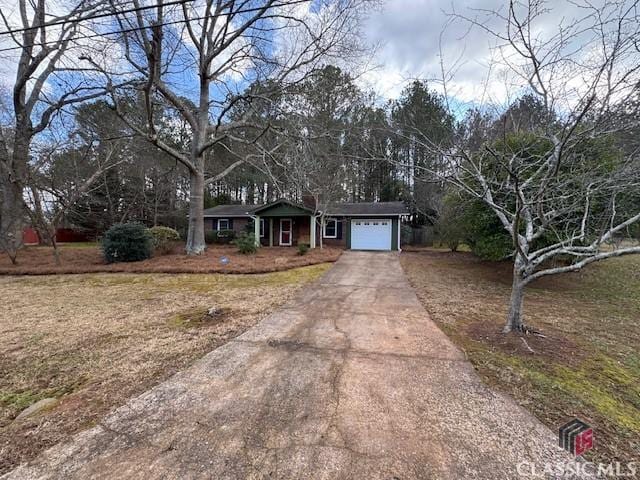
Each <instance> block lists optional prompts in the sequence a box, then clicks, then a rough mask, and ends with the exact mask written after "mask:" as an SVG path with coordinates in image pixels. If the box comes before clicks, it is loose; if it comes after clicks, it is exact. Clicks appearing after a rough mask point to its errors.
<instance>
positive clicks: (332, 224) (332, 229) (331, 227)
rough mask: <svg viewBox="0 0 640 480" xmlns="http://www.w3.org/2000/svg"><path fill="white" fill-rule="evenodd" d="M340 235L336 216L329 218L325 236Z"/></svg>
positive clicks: (335, 236) (325, 225) (325, 226)
mask: <svg viewBox="0 0 640 480" xmlns="http://www.w3.org/2000/svg"><path fill="white" fill-rule="evenodd" d="M337 237H338V221H337V220H336V219H335V218H328V219H327V220H325V224H324V238H337Z"/></svg>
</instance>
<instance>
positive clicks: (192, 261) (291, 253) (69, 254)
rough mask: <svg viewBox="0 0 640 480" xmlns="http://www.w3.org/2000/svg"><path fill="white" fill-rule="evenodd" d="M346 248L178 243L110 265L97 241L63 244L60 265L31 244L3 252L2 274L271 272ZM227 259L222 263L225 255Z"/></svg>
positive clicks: (46, 250) (326, 257)
mask: <svg viewBox="0 0 640 480" xmlns="http://www.w3.org/2000/svg"><path fill="white" fill-rule="evenodd" d="M341 253H342V249H340V248H331V247H325V248H322V249H320V248H315V249H312V250H309V251H308V252H307V254H306V255H299V254H298V249H297V248H295V247H263V248H260V249H258V252H257V253H255V254H253V255H241V254H240V253H238V249H237V248H236V247H234V246H231V245H210V246H209V247H208V248H207V250H206V252H205V253H204V254H203V255H197V256H188V255H186V254H185V253H184V246H182V245H180V246H176V248H175V249H174V251H173V252H172V253H170V254H168V255H157V256H154V257H153V258H150V259H148V260H144V261H141V262H130V263H112V264H107V263H106V262H105V260H104V258H103V256H102V252H101V251H100V247H99V245H98V244H96V243H80V244H75V243H69V244H63V245H61V247H60V249H59V254H60V258H61V264H60V265H56V263H55V259H54V256H53V249H52V248H51V247H40V246H28V247H25V248H23V249H21V250H20V251H19V252H18V257H17V261H18V264H17V265H12V264H11V261H10V260H9V257H8V256H7V255H6V254H2V253H1V252H0V274H5V275H43V274H44V275H47V274H53V273H93V272H130V273H216V272H220V273H268V272H278V271H282V270H287V269H290V268H294V267H303V266H306V265H316V264H319V263H324V262H335V261H336V260H337V259H338V257H339V256H340V254H341ZM223 257H224V258H225V259H226V261H225V262H221V259H222V258H223Z"/></svg>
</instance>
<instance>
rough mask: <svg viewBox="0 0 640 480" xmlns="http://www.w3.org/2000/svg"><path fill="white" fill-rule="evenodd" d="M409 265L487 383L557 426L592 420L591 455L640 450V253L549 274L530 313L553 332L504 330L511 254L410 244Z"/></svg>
mask: <svg viewBox="0 0 640 480" xmlns="http://www.w3.org/2000/svg"><path fill="white" fill-rule="evenodd" d="M401 262H402V265H403V267H404V269H405V271H406V272H407V275H408V276H409V279H410V281H411V283H412V285H413V286H414V287H415V288H416V291H417V293H418V296H419V297H420V300H421V301H422V302H423V304H424V305H425V307H426V308H427V310H428V311H429V313H430V314H431V316H432V318H433V319H434V320H435V321H436V322H437V323H438V324H439V325H440V327H441V328H442V329H443V330H444V331H445V333H447V334H448V335H449V337H451V339H452V340H454V342H456V343H457V344H458V345H459V346H460V347H461V348H463V349H464V351H465V352H466V354H467V356H468V357H469V359H470V361H471V362H472V363H473V364H474V366H475V367H476V369H477V371H478V373H479V374H480V375H481V376H482V377H483V378H484V380H485V381H487V382H488V383H489V384H491V385H492V386H494V387H495V388H497V389H500V390H502V391H505V392H507V393H509V394H511V395H512V396H513V397H514V398H515V399H516V400H517V401H518V402H519V403H520V404H521V405H523V406H524V407H526V408H528V409H529V410H531V411H532V412H533V413H534V414H535V415H536V416H537V417H538V418H539V419H540V420H542V421H543V422H544V423H546V424H547V425H548V426H549V427H550V428H551V429H552V430H556V429H557V428H558V427H559V426H560V425H562V424H563V423H564V422H565V421H566V420H568V419H571V418H573V417H578V418H581V419H583V420H585V421H587V422H588V423H590V424H591V425H592V426H593V427H594V431H595V438H596V447H595V449H594V451H593V452H590V453H589V454H588V455H587V458H589V459H592V460H599V461H606V462H610V461H613V460H619V461H622V462H625V461H626V462H628V461H632V460H636V461H638V460H639V459H640V353H639V348H640V256H629V257H622V258H617V259H611V260H607V261H604V262H601V263H599V264H594V265H591V266H589V267H587V268H586V269H584V270H583V271H581V272H578V273H572V274H564V275H557V276H553V277H546V278H544V279H542V280H540V281H537V282H535V283H534V284H532V285H531V286H530V287H529V288H528V291H527V294H526V297H525V307H524V308H525V309H524V315H525V322H526V323H527V324H528V325H532V326H534V327H536V328H538V329H540V330H542V331H543V332H544V334H545V335H546V338H540V337H536V336H527V337H526V338H525V340H526V341H527V343H528V344H529V346H530V347H531V348H532V349H533V350H534V351H535V353H534V354H532V353H531V352H530V351H529V350H528V349H527V348H526V346H525V344H524V342H523V341H522V338H521V337H520V336H518V335H515V334H510V335H503V334H502V333H501V327H502V325H503V324H504V322H505V319H506V313H507V303H508V299H509V292H510V285H511V266H510V265H509V264H508V262H503V263H494V262H483V261H480V260H478V259H477V258H475V257H473V256H472V255H471V254H469V253H457V254H454V253H450V252H443V251H429V250H422V251H420V252H411V253H406V252H404V253H403V254H402V256H401Z"/></svg>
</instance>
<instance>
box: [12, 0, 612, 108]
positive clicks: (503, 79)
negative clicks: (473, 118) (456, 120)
mask: <svg viewBox="0 0 640 480" xmlns="http://www.w3.org/2000/svg"><path fill="white" fill-rule="evenodd" d="M49 1H50V2H64V0H49ZM195 1H196V2H198V1H202V0H195ZM602 1H604V0H602ZM16 4H17V2H16V1H15V0H0V8H2V10H3V13H5V15H9V16H11V14H14V15H15V14H17V10H16ZM194 5H195V4H194ZM310 5H312V4H309V5H299V6H297V7H296V8H299V9H301V10H304V9H309V8H310ZM506 5H507V3H506V2H505V0H464V1H463V0H386V1H382V2H381V3H380V6H379V7H378V8H375V9H372V10H371V11H370V12H369V13H368V15H367V17H366V18H365V21H364V24H363V26H362V33H363V41H364V43H365V44H367V45H370V46H372V49H373V50H372V53H371V55H369V56H367V58H366V62H365V64H366V67H365V68H362V66H358V67H357V68H354V72H353V73H354V74H355V75H357V81H358V82H359V84H360V85H361V86H362V87H364V88H366V89H372V90H373V91H375V93H376V94H377V96H378V98H379V99H380V101H381V102H384V101H386V100H388V99H394V98H397V97H398V96H399V95H400V94H401V92H402V89H403V88H404V87H405V86H406V85H407V84H408V82H410V81H411V80H413V79H423V80H427V81H428V82H429V84H430V85H431V87H432V88H434V89H436V90H439V91H441V92H443V91H444V90H443V85H442V82H441V78H442V67H443V66H444V69H445V71H446V72H447V76H449V79H448V84H447V93H448V95H449V97H450V98H452V99H454V101H455V102H456V103H457V104H459V105H479V104H506V103H509V101H510V100H512V99H513V98H515V97H516V96H518V95H520V94H521V93H522V91H523V85H524V84H523V81H522V79H519V80H518V81H516V82H514V81H513V78H508V75H507V72H506V69H504V68H502V70H501V67H495V66H494V67H492V70H491V71H489V66H490V65H495V62H493V60H494V59H495V58H496V56H497V54H498V52H499V51H500V52H502V53H503V54H506V55H507V56H508V55H509V54H510V53H513V52H509V49H508V48H507V49H504V48H503V49H502V50H498V49H497V48H496V47H498V46H499V45H498V43H497V41H496V40H495V38H492V37H491V35H489V34H487V32H486V31H483V30H482V29H481V28H478V27H474V28H470V24H469V22H468V21H465V20H463V19H461V18H460V17H461V16H463V17H467V18H477V19H481V20H483V21H485V20H486V25H487V26H488V27H489V28H495V29H498V30H500V29H503V26H504V21H501V20H500V19H499V18H498V17H497V16H495V15H494V16H490V17H487V16H486V13H487V11H497V12H502V13H505V9H506ZM546 5H547V6H548V7H549V9H550V11H549V12H548V13H547V14H545V15H543V16H542V17H541V18H539V19H537V20H536V25H535V32H534V33H535V34H537V35H540V36H541V37H544V36H546V35H549V34H551V32H554V31H555V30H556V29H557V27H558V24H559V23H560V22H562V23H564V24H565V25H571V23H572V21H573V19H574V18H575V17H576V16H577V15H579V14H580V11H579V9H578V7H577V6H576V5H575V3H574V2H572V1H568V0H555V1H551V0H550V1H549V2H548V3H547V4H546ZM454 14H457V16H456V15H454ZM1 29H2V30H4V27H3V28H1ZM8 40H9V39H8V38H7V37H6V36H4V37H0V48H1V47H3V46H7V45H11V44H10V43H8ZM17 53H18V52H12V55H11V54H7V53H0V84H4V85H9V84H10V83H11V82H12V75H13V74H14V71H15V60H16V56H17ZM109 56H110V58H112V59H117V58H118V57H120V58H121V55H117V54H114V52H111V54H110V55H109ZM74 61H75V60H74ZM347 68H348V66H347ZM489 72H490V75H488V73H489ZM230 80H231V81H233V80H234V79H230Z"/></svg>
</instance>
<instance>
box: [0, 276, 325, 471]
mask: <svg viewBox="0 0 640 480" xmlns="http://www.w3.org/2000/svg"><path fill="white" fill-rule="evenodd" d="M328 268H329V264H322V265H315V266H308V267H302V268H297V269H292V270H288V271H285V272H277V273H269V274H258V275H220V274H212V275H201V274H175V275H165V274H126V273H125V274H122V273H112V274H104V273H101V274H84V275H58V276H30V277H26V276H8V277H7V276H5V277H0V290H1V291H2V297H3V302H2V303H3V308H2V310H1V311H0V351H1V352H3V353H2V355H1V356H0V474H2V472H5V471H7V470H8V469H10V468H12V467H14V466H15V465H16V464H17V463H19V462H24V461H27V460H29V459H31V458H33V457H34V456H35V455H37V454H38V453H39V452H41V451H42V450H43V449H45V448H47V447H49V446H51V445H53V444H55V443H57V442H59V441H63V440H65V439H66V438H68V437H69V436H70V435H71V434H73V433H74V432H77V431H79V430H81V429H84V428H87V427H89V426H92V425H94V424H96V423H97V422H99V421H100V418H101V417H102V416H103V415H104V414H106V413H107V412H108V411H110V410H111V409H113V408H114V407H116V406H119V405H121V404H123V403H124V402H125V401H126V400H127V399H128V398H129V397H131V396H133V395H136V394H139V393H141V392H143V391H145V390H147V389H148V388H149V387H151V386H153V385H154V384H156V383H158V382H160V381H162V380H163V379H166V378H167V377H169V376H170V375H171V374H173V373H175V372H177V371H179V370H181V369H183V368H185V367H187V366H188V365H189V364H191V363H192V362H193V361H194V360H195V359H197V358H198V357H201V356H202V355H203V354H205V353H206V352H208V351H210V350H212V349H214V348H216V347H217V346H219V345H221V344H223V343H225V342H226V341H228V340H229V339H231V338H233V337H235V336H237V335H239V334H240V333H242V332H243V331H245V330H246V329H247V328H249V327H251V326H253V325H255V324H256V323H257V322H258V321H259V320H260V319H261V318H263V317H264V316H265V315H267V314H268V313H269V312H271V311H273V310H274V309H275V308H276V307H278V306H279V305H282V304H283V303H284V302H286V301H287V300H288V299H290V298H291V297H292V295H293V294H294V293H295V292H296V290H298V289H300V288H304V286H305V285H307V284H308V283H309V282H311V281H313V280H315V279H316V278H318V277H319V276H320V275H321V274H322V273H323V272H325V271H326V270H327V269H328ZM211 307H216V308H217V309H218V314H217V315H215V316H213V317H211V316H207V315H205V313H206V312H207V310H208V309H209V308H211ZM48 397H55V398H57V399H60V400H61V401H60V403H59V404H58V405H57V406H56V407H54V408H53V409H52V410H49V411H47V412H45V413H43V414H41V415H38V416H35V417H31V418H27V419H25V420H18V421H14V419H15V417H16V415H17V414H18V413H19V412H20V411H21V410H23V409H24V408H25V407H27V406H29V405H31V404H33V403H34V402H36V401H38V400H40V399H43V398H48Z"/></svg>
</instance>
